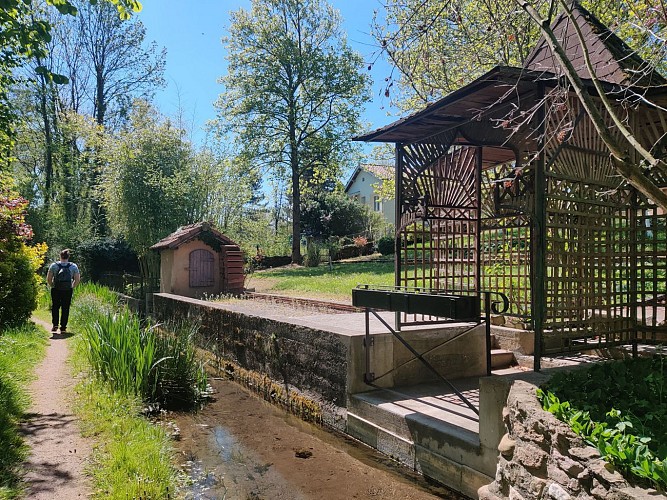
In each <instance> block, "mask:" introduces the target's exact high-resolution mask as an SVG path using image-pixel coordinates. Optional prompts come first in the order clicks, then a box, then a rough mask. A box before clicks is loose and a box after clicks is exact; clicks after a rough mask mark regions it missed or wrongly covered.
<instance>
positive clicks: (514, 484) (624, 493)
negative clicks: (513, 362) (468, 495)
mask: <svg viewBox="0 0 667 500" xmlns="http://www.w3.org/2000/svg"><path fill="white" fill-rule="evenodd" d="M535 390H536V386H535V385H534V384H531V383H528V382H524V381H515V382H514V383H513V385H512V387H511V389H510V391H509V397H508V398H507V406H506V407H505V408H504V410H503V420H504V424H505V427H506V430H507V433H506V434H505V435H504V436H503V438H502V440H501V442H500V445H499V446H498V450H499V452H500V456H499V457H498V465H497V469H496V478H495V481H494V482H493V483H491V484H490V485H487V486H483V487H482V488H480V489H479V490H478V494H479V498H480V499H482V500H500V499H512V500H523V499H525V500H529V499H530V500H533V499H534V500H550V499H556V500H568V499H582V500H583V499H587V500H589V499H600V500H602V499H612V500H633V499H637V500H639V499H644V500H648V499H649V498H658V497H662V498H664V496H663V495H660V494H659V493H657V492H656V491H654V490H642V489H638V488H632V487H630V485H629V484H628V482H627V481H626V480H625V479H623V477H622V476H621V475H620V474H619V473H618V472H617V471H616V470H614V468H613V466H611V465H610V464H607V463H606V462H605V461H603V460H602V459H601V458H600V454H599V453H598V451H597V449H595V448H592V447H590V446H587V445H586V443H585V442H584V441H583V439H581V438H580V437H579V436H577V435H576V434H574V433H573V432H572V430H571V429H570V427H569V426H568V425H567V424H565V423H563V422H561V421H560V420H558V419H557V418H556V417H554V416H553V415H552V414H550V413H548V412H546V411H544V410H542V408H541V406H540V404H539V401H538V400H537V398H536V396H535ZM480 427H481V422H480Z"/></svg>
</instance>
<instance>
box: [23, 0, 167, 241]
mask: <svg viewBox="0 0 667 500" xmlns="http://www.w3.org/2000/svg"><path fill="white" fill-rule="evenodd" d="M72 4H73V5H74V6H75V7H76V8H77V11H78V13H77V15H76V16H62V15H59V14H58V13H57V12H56V11H55V9H53V8H49V9H46V11H44V12H41V13H39V15H41V16H42V17H43V18H44V19H47V20H48V22H49V25H50V26H51V28H50V34H51V40H50V41H49V42H48V43H45V44H44V48H45V51H44V52H43V53H42V52H34V53H33V54H32V56H31V57H29V58H26V60H25V61H24V64H23V67H22V68H21V70H20V73H19V74H20V75H21V76H22V77H23V79H22V80H23V81H22V84H21V85H16V86H15V87H14V91H13V95H14V99H13V107H14V108H15V109H16V110H17V112H18V113H19V114H20V115H21V117H22V120H21V122H20V123H19V125H18V130H19V134H17V141H16V147H15V149H14V156H15V159H16V162H15V167H16V168H15V174H17V177H18V178H20V179H21V181H22V182H23V188H22V193H23V194H24V195H25V196H29V197H30V198H31V199H32V200H33V201H32V204H31V221H32V222H33V224H34V226H35V228H36V230H37V231H38V234H39V235H40V237H41V238H45V239H46V240H47V241H49V242H51V243H52V244H58V245H60V244H66V245H73V244H75V243H76V242H77V241H80V240H82V239H86V238H88V237H90V236H91V235H93V234H97V235H99V234H106V233H107V232H108V225H107V221H106V214H105V212H104V210H103V208H102V207H101V204H100V196H99V195H100V190H99V184H100V181H101V175H102V170H103V168H104V165H103V164H102V160H101V159H100V158H99V157H98V156H99V155H96V151H97V149H98V147H99V144H98V142H99V141H96V140H95V134H97V133H98V132H97V131H95V130H94V129H93V127H91V124H90V123H89V122H88V121H87V120H84V119H82V118H81V117H82V116H89V117H91V118H93V119H94V120H95V121H96V122H97V124H98V125H100V126H103V127H104V128H105V129H106V130H107V131H110V130H114V131H115V130H118V129H119V127H120V126H122V125H123V124H124V123H125V121H126V119H127V114H128V110H129V107H130V105H131V102H132V99H133V98H143V99H148V98H150V97H152V94H153V92H154V91H155V90H156V88H157V87H159V86H160V85H161V84H162V83H163V78H162V75H163V71H164V64H165V52H164V50H162V51H161V52H160V51H157V50H156V47H155V44H150V45H148V44H146V43H145V28H144V26H143V25H142V23H141V22H140V21H139V20H138V19H136V18H132V19H126V20H123V19H121V18H120V17H119V15H118V11H117V9H116V8H115V7H114V6H113V5H112V4H111V3H109V2H98V3H96V4H94V5H91V3H89V2H88V0H75V1H74V0H73V2H72ZM35 15H38V14H37V13H36V14H35ZM40 68H43V69H44V70H45V71H42V70H40ZM53 74H60V75H64V76H63V78H64V80H63V81H64V82H65V83H62V82H61V83H60V84H59V85H56V84H55V82H54V81H53V78H51V75H53ZM63 221H69V223H67V227H70V228H73V229H74V228H75V226H76V228H75V229H76V230H75V231H73V232H72V233H71V234H64V233H63V231H62V227H63ZM72 236H75V238H74V240H72V239H71V238H72ZM54 238H56V239H54ZM60 238H63V239H65V241H58V240H59V239H60Z"/></svg>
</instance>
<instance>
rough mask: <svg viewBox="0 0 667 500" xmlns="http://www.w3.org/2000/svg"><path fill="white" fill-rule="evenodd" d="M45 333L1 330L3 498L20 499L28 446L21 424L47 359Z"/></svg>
mask: <svg viewBox="0 0 667 500" xmlns="http://www.w3.org/2000/svg"><path fill="white" fill-rule="evenodd" d="M46 344H47V334H46V332H45V331H44V330H43V329H42V328H39V327H37V326H35V325H34V324H32V323H26V324H24V325H23V326H20V327H16V328H11V329H6V330H2V331H0V499H10V498H12V499H13V498H19V495H20V492H21V482H20V467H21V465H22V463H23V461H24V460H25V458H26V454H27V451H28V450H27V447H26V445H25V444H24V442H23V439H22V438H21V437H20V435H19V433H18V424H19V422H20V420H21V418H22V417H23V414H24V412H25V411H26V410H27V409H28V407H29V405H30V398H29V396H28V392H27V388H28V385H29V383H30V381H31V380H32V379H33V373H34V368H35V365H36V364H37V363H38V362H39V361H41V360H42V359H43V357H44V352H45V349H46Z"/></svg>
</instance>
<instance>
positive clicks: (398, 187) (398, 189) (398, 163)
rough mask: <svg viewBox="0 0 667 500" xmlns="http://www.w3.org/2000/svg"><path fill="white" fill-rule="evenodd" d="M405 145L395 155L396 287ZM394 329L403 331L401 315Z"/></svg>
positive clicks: (399, 252)
mask: <svg viewBox="0 0 667 500" xmlns="http://www.w3.org/2000/svg"><path fill="white" fill-rule="evenodd" d="M402 180H403V145H402V144H401V143H400V142H397V143H396V153H395V155H394V200H396V202H395V204H394V285H395V286H399V285H400V284H401V244H400V242H399V241H398V238H397V236H398V234H399V233H398V227H399V225H400V223H401V207H402V205H403V197H402V193H403V189H402V187H403V186H402V184H403V183H402ZM394 329H395V330H396V331H397V332H400V331H401V313H400V312H398V311H397V312H396V313H395V314H394Z"/></svg>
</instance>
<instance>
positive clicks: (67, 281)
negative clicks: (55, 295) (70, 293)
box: [53, 262, 72, 290]
mask: <svg viewBox="0 0 667 500" xmlns="http://www.w3.org/2000/svg"><path fill="white" fill-rule="evenodd" d="M56 265H57V266H58V272H57V273H56V275H55V277H54V279H53V282H54V284H55V289H56V290H71V289H72V269H71V266H72V264H71V263H70V262H68V263H67V264H61V263H60V262H56Z"/></svg>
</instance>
